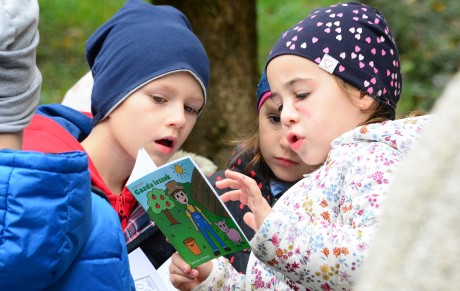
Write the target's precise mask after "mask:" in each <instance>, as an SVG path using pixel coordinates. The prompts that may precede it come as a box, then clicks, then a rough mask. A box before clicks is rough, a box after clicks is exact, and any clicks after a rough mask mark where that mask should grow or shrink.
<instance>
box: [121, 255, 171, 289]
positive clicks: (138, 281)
mask: <svg viewBox="0 0 460 291" xmlns="http://www.w3.org/2000/svg"><path fill="white" fill-rule="evenodd" d="M128 257H129V268H130V270H131V275H132V276H133V279H134V285H135V287H136V290H137V291H169V290H176V289H175V288H174V286H173V285H172V284H171V282H170V280H169V262H170V260H171V259H169V260H168V261H166V262H165V263H164V264H163V265H161V267H160V268H159V269H158V271H157V270H156V269H155V267H154V266H153V265H152V264H151V263H150V261H149V259H148V258H147V256H146V255H145V254H144V252H143V251H142V250H141V249H140V248H137V249H135V250H134V251H132V252H131V253H130V254H129V255H128Z"/></svg>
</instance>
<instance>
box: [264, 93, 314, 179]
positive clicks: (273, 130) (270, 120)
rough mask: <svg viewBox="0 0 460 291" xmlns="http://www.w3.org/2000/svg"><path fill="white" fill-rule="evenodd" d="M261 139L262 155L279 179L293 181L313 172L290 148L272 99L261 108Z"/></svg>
mask: <svg viewBox="0 0 460 291" xmlns="http://www.w3.org/2000/svg"><path fill="white" fill-rule="evenodd" d="M259 141H260V151H261V153H262V156H263V158H264V160H265V162H266V163H267V165H268V166H269V167H270V169H271V170H272V172H273V174H274V175H275V176H276V177H277V178H278V179H280V180H283V181H287V182H293V181H297V180H299V179H300V178H302V175H303V174H306V173H309V172H311V169H310V167H309V166H307V165H306V164H305V163H304V162H302V160H301V159H300V157H299V155H297V154H296V153H295V152H293V151H292V150H291V149H290V148H289V143H288V141H287V139H286V136H285V135H284V132H283V129H282V127H281V121H280V113H279V111H278V108H277V107H276V106H275V104H274V103H273V101H272V100H271V99H267V100H266V101H265V102H264V103H263V104H262V107H261V108H260V112H259Z"/></svg>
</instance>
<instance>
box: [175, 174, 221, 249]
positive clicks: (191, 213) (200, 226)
mask: <svg viewBox="0 0 460 291" xmlns="http://www.w3.org/2000/svg"><path fill="white" fill-rule="evenodd" d="M166 188H167V190H168V194H169V195H171V196H172V197H174V198H175V199H176V200H177V202H179V203H181V204H184V205H186V206H187V208H186V209H185V210H186V214H187V216H188V217H189V218H190V221H191V222H192V223H193V225H194V226H195V228H196V230H198V231H199V232H201V234H202V235H203V236H204V238H205V239H206V241H207V242H208V244H209V245H210V246H211V248H212V249H213V251H214V255H215V256H218V255H219V254H220V252H219V249H218V248H217V246H216V245H215V244H214V242H213V241H212V239H211V237H210V236H209V235H211V236H213V237H214V239H215V240H216V241H217V242H218V243H219V245H220V246H221V247H222V248H223V249H224V250H225V251H230V248H229V247H228V246H226V245H225V243H224V242H223V241H222V240H221V239H220V238H219V236H218V235H217V234H216V232H215V231H214V230H213V229H212V225H211V223H210V222H209V220H208V219H207V218H206V216H204V214H203V213H202V211H201V209H200V208H199V207H197V206H195V205H192V204H189V199H188V196H187V193H185V192H184V188H183V187H182V186H180V185H178V184H177V182H176V181H174V180H171V181H169V182H168V183H166Z"/></svg>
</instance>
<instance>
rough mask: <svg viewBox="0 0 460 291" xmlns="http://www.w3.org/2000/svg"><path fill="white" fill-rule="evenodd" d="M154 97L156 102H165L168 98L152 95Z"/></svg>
mask: <svg viewBox="0 0 460 291" xmlns="http://www.w3.org/2000/svg"><path fill="white" fill-rule="evenodd" d="M152 99H153V101H155V102H156V103H165V102H166V99H165V98H163V97H161V96H157V95H154V96H152Z"/></svg>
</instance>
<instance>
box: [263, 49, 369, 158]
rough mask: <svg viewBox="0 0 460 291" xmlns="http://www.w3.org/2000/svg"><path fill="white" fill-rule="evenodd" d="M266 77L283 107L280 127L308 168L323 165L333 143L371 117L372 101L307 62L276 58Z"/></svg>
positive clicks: (275, 97) (273, 93)
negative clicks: (343, 87) (343, 86)
mask: <svg viewBox="0 0 460 291" xmlns="http://www.w3.org/2000/svg"><path fill="white" fill-rule="evenodd" d="M350 74H351V73H350ZM267 76H268V80H269V82H270V88H271V89H272V100H273V101H274V103H275V105H276V106H277V107H281V106H282V111H281V123H282V125H283V130H284V131H285V134H286V137H287V139H288V141H289V143H290V146H291V149H292V150H293V151H295V152H296V153H297V154H299V155H300V157H301V158H302V160H303V161H304V162H305V163H307V164H310V165H317V164H321V163H323V162H324V161H325V160H326V157H327V155H328V153H329V150H330V148H331V143H332V141H333V140H334V139H336V138H337V137H339V136H340V135H342V134H343V133H345V132H347V131H349V130H351V129H353V128H356V127H357V126H358V125H359V124H361V123H363V122H364V121H366V120H367V118H368V117H369V116H370V114H371V113H370V112H369V110H367V109H369V107H370V106H371V105H372V103H373V102H374V101H373V99H372V98H371V97H369V96H364V97H363V98H361V97H360V94H359V91H358V89H355V88H353V89H354V91H353V92H346V91H345V90H344V89H342V87H340V85H339V83H338V82H337V81H336V79H335V77H334V76H333V75H331V74H329V73H328V72H326V71H324V70H323V69H321V68H320V67H319V66H318V64H316V63H315V62H312V61H310V60H308V59H306V58H303V57H299V56H295V55H282V56H279V57H276V58H274V59H273V60H272V61H271V62H270V63H269V64H268V67H267Z"/></svg>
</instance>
